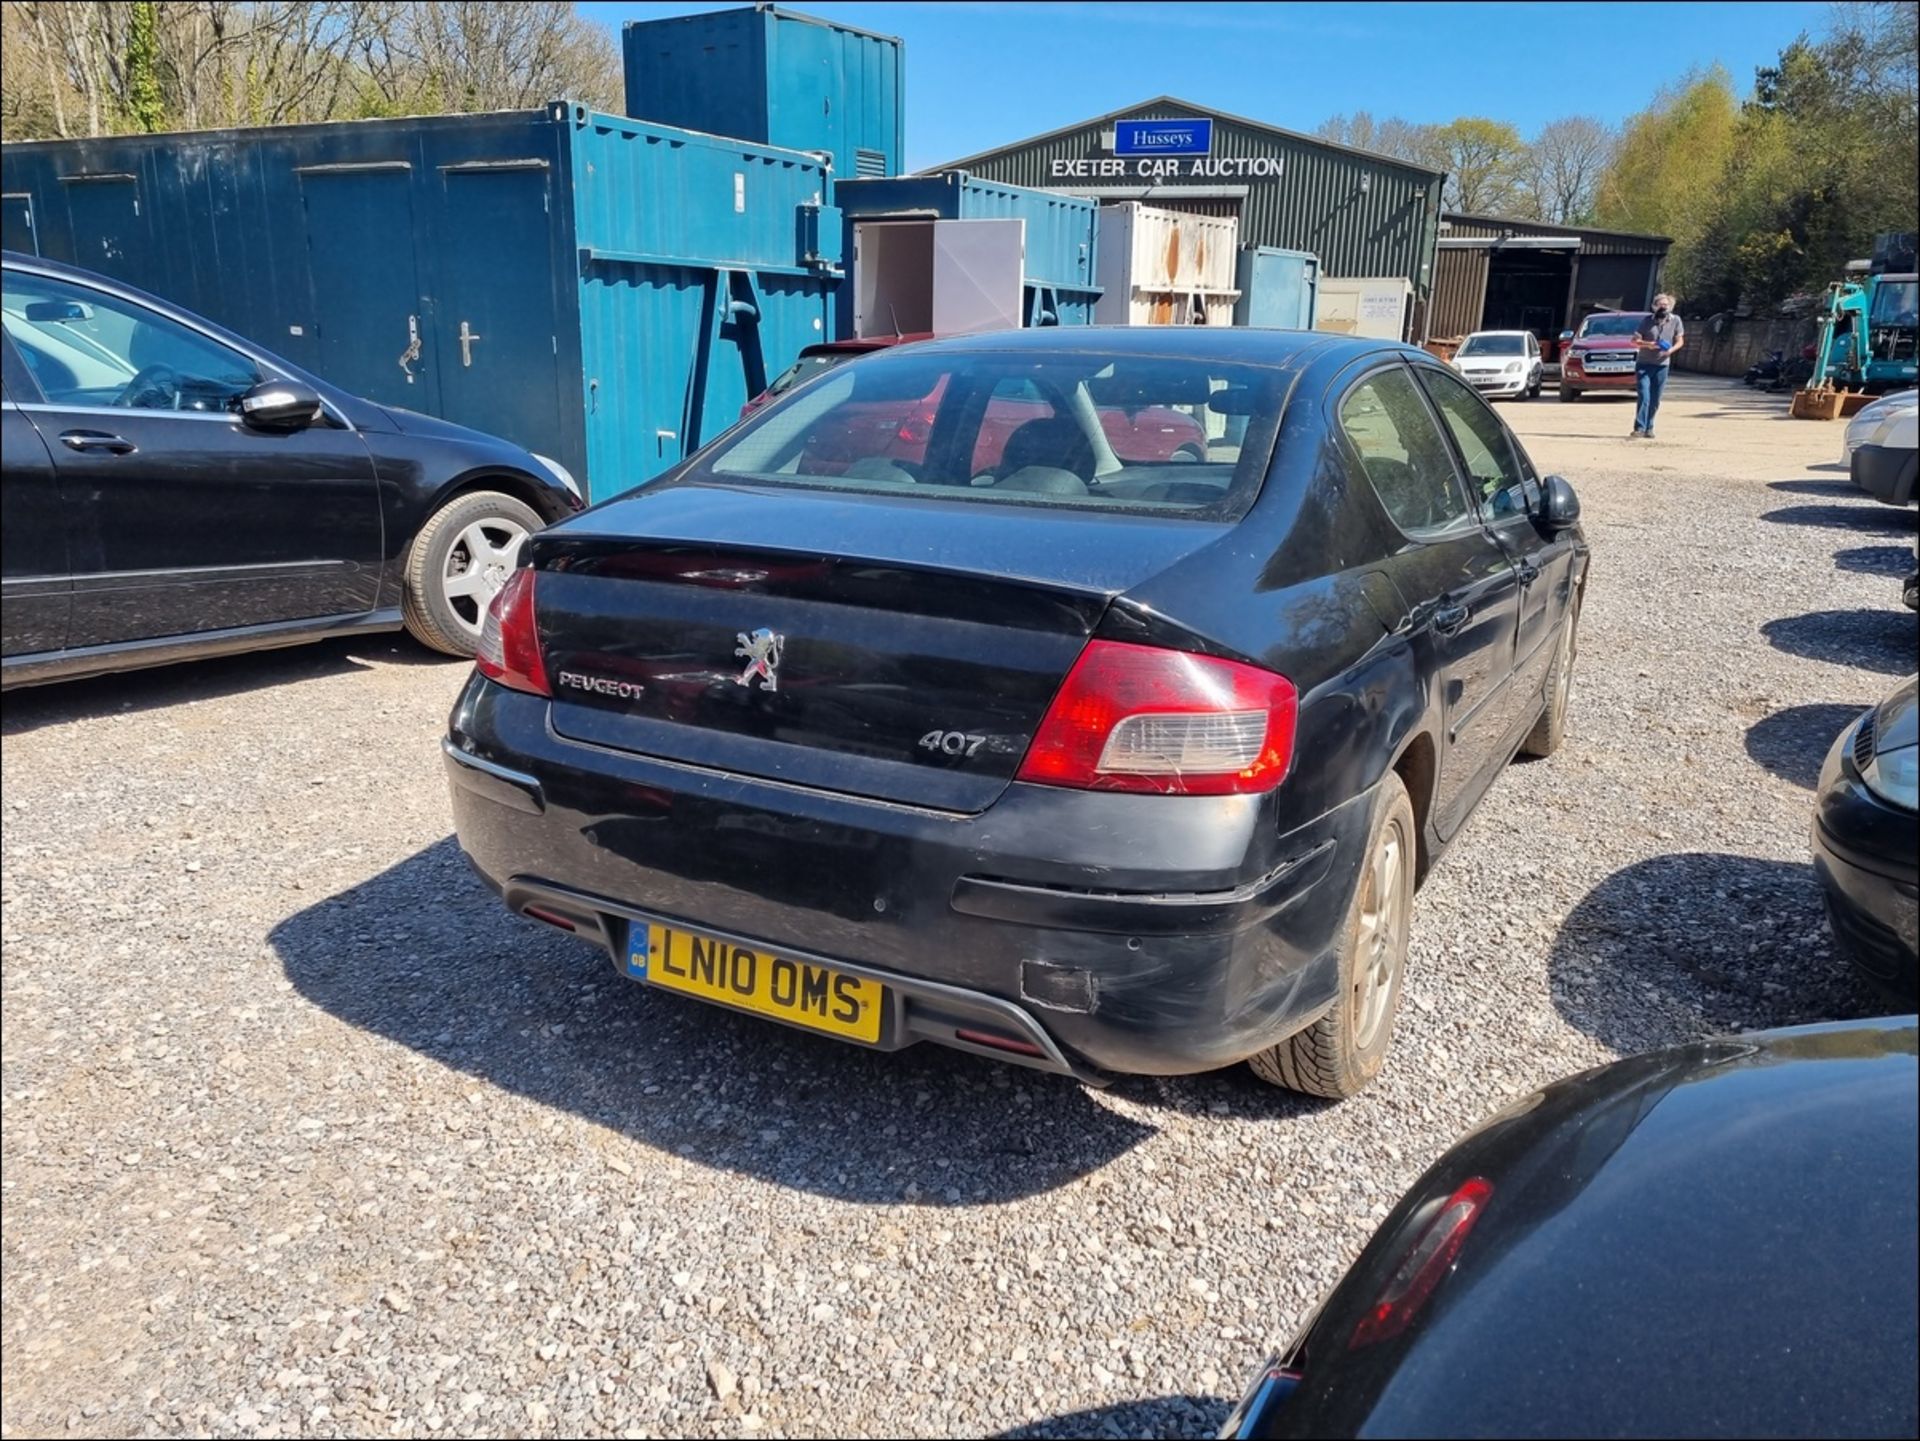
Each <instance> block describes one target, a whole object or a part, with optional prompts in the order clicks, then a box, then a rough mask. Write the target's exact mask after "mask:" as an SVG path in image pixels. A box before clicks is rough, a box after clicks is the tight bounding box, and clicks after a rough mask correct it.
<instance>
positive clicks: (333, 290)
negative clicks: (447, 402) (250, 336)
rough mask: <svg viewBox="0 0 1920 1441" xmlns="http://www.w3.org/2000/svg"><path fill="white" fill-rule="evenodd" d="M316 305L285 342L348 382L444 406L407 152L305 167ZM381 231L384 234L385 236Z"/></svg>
mask: <svg viewBox="0 0 1920 1441" xmlns="http://www.w3.org/2000/svg"><path fill="white" fill-rule="evenodd" d="M300 195H301V200H302V202H303V203H304V205H305V207H306V213H307V257H308V267H309V269H308V274H309V279H310V281H311V284H312V287H313V290H312V308H311V310H310V311H309V312H308V315H309V319H308V320H307V322H306V325H305V327H304V328H305V329H306V331H307V334H306V336H305V337H304V338H305V341H306V343H305V345H304V346H303V345H301V344H300V343H299V342H300V340H301V337H298V336H290V337H288V341H289V344H288V349H289V350H291V351H293V352H294V353H295V354H296V355H299V356H300V358H301V359H302V360H303V361H305V362H306V363H307V364H308V365H309V366H311V368H312V369H313V372H314V374H316V375H318V376H320V377H321V378H322V379H324V380H330V381H332V382H333V383H334V384H335V385H337V386H339V387H341V388H342V389H343V390H350V391H352V392H353V393H354V394H355V395H363V396H365V397H366V398H367V399H368V400H377V401H380V402H382V403H384V404H387V405H398V406H404V407H405V408H406V409H408V410H422V411H429V412H431V411H433V410H436V409H437V408H438V401H437V388H436V386H435V384H434V381H435V378H436V371H437V367H436V366H434V365H433V364H432V362H431V358H430V357H429V356H428V354H427V353H426V345H427V338H426V336H425V335H424V334H423V324H424V317H423V316H422V315H421V313H420V276H419V272H418V270H417V269H416V267H415V263H414V255H413V234H414V229H413V169H412V167H411V166H410V165H408V164H407V163H406V162H405V161H404V160H397V161H391V162H379V163H375V164H370V165H320V166H312V167H309V168H307V169H303V170H302V171H300ZM382 237H384V239H383V238H382Z"/></svg>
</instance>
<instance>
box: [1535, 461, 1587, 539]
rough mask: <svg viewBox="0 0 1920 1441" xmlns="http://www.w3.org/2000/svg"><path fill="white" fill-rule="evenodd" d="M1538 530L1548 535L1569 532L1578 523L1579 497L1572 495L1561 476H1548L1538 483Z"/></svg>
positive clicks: (1570, 487) (1571, 490) (1570, 489)
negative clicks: (1539, 488)
mask: <svg viewBox="0 0 1920 1441" xmlns="http://www.w3.org/2000/svg"><path fill="white" fill-rule="evenodd" d="M1540 486H1541V496H1540V528H1541V529H1542V530H1545V531H1546V532H1548V533H1549V534H1557V533H1558V532H1560V531H1563V530H1570V529H1572V528H1573V527H1574V526H1576V525H1578V524H1579V523H1580V497H1579V496H1577V495H1575V494H1574V493H1573V487H1572V486H1571V485H1569V484H1567V479H1566V477H1565V476H1562V475H1550V476H1548V477H1547V478H1546V479H1545V480H1544V481H1542V482H1541V483H1540Z"/></svg>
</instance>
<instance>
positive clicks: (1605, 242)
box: [1440, 210, 1673, 255]
mask: <svg viewBox="0 0 1920 1441" xmlns="http://www.w3.org/2000/svg"><path fill="white" fill-rule="evenodd" d="M1440 219H1441V221H1442V223H1443V229H1442V230H1441V232H1440V233H1441V235H1442V236H1443V237H1446V238H1448V239H1469V238H1485V239H1497V238H1499V237H1501V236H1504V235H1573V236H1578V237H1579V240H1580V250H1581V253H1582V254H1585V255H1665V254H1666V253H1667V250H1668V248H1669V247H1671V246H1672V244H1673V240H1672V238H1671V237H1670V236H1665V235H1641V234H1638V233H1636V232H1634V231H1629V230H1600V229H1596V228H1595V227H1593V226H1591V225H1549V224H1548V223H1547V222H1546V221H1544V220H1521V219H1518V218H1516V217H1513V216H1503V215H1468V214H1466V213H1464V212H1462V211H1457V210H1449V211H1447V212H1446V213H1445V214H1444V215H1442V216H1441V217H1440Z"/></svg>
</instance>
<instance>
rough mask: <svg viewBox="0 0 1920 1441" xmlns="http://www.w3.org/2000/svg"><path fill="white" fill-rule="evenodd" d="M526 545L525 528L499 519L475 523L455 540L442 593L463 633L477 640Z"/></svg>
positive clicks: (442, 582)
mask: <svg viewBox="0 0 1920 1441" xmlns="http://www.w3.org/2000/svg"><path fill="white" fill-rule="evenodd" d="M526 541H527V531H526V527H525V526H522V525H519V524H518V523H516V522H514V521H511V520H508V519H506V518H505V517H503V516H497V515H489V516H485V517H483V518H481V519H480V520H476V521H474V522H473V524H471V525H469V526H468V527H467V528H466V529H465V530H463V531H461V532H460V534H459V535H457V536H455V537H454V540H453V545H452V547H451V548H450V549H449V550H448V551H447V564H446V567H445V569H444V570H443V571H442V573H441V576H440V593H441V594H442V595H444V596H445V597H446V598H447V608H448V609H449V610H451V611H452V612H453V616H454V619H455V620H457V621H458V622H459V623H460V627H461V629H463V630H465V631H466V632H467V633H468V634H470V635H472V636H474V637H475V638H476V639H477V638H478V637H479V635H480V627H481V625H482V624H483V623H484V622H485V621H486V618H487V607H488V606H489V605H491V604H492V603H493V598H494V597H495V596H496V595H498V594H500V588H501V587H502V586H504V585H505V584H506V583H507V577H508V576H510V575H512V574H513V569H514V567H515V566H517V565H518V564H519V563H520V547H521V546H523V545H525V544H526Z"/></svg>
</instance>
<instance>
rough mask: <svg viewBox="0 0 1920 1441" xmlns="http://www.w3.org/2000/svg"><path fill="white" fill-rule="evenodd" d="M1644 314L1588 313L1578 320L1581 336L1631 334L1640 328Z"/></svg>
mask: <svg viewBox="0 0 1920 1441" xmlns="http://www.w3.org/2000/svg"><path fill="white" fill-rule="evenodd" d="M1645 319H1646V317H1645V316H1644V315H1639V314H1624V315H1589V316H1588V317H1587V318H1586V319H1585V320H1583V321H1581V322H1580V334H1581V336H1582V337H1586V336H1593V335H1632V334H1633V333H1634V332H1635V331H1636V330H1638V329H1639V328H1640V322H1641V321H1643V320H1645Z"/></svg>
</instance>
